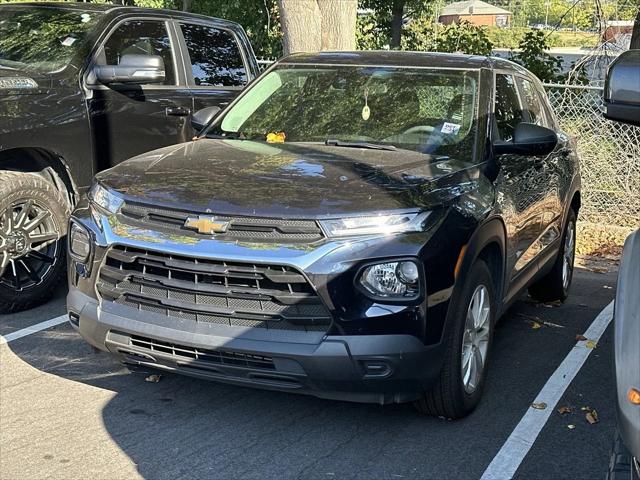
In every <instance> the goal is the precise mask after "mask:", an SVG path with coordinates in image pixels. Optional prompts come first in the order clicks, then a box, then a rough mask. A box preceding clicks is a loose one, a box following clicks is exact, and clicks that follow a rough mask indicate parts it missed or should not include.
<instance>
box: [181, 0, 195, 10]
mask: <svg viewBox="0 0 640 480" xmlns="http://www.w3.org/2000/svg"><path fill="white" fill-rule="evenodd" d="M192 3H193V0H182V11H183V12H190V11H191V4H192Z"/></svg>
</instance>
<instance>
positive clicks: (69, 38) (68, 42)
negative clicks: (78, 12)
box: [60, 37, 76, 47]
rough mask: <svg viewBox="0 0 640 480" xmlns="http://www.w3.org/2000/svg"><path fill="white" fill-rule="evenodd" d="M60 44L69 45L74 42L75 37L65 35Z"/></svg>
mask: <svg viewBox="0 0 640 480" xmlns="http://www.w3.org/2000/svg"><path fill="white" fill-rule="evenodd" d="M60 43H62V45H64V46H65V47H70V46H71V45H73V44H74V43H76V39H75V38H73V37H67V38H65V39H64V40H62V42H60Z"/></svg>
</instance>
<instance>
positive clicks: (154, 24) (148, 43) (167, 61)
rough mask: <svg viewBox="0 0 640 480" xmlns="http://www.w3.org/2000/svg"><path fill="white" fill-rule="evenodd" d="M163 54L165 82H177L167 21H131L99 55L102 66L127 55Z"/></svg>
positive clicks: (111, 37) (125, 24)
mask: <svg viewBox="0 0 640 480" xmlns="http://www.w3.org/2000/svg"><path fill="white" fill-rule="evenodd" d="M131 53H136V54H146V55H160V56H161V57H162V60H163V61H164V70H165V80H164V85H175V84H176V77H175V72H174V68H173V53H172V50H171V41H170V40H169V34H168V33H167V28H166V26H165V24H164V22H161V21H150V20H129V21H126V22H124V23H122V24H121V25H120V26H119V27H118V28H117V29H116V30H115V31H114V32H113V33H112V34H111V36H110V37H109V39H108V40H107V41H106V42H105V44H104V46H103V48H102V50H101V52H100V53H99V54H98V60H97V63H98V64H99V65H118V64H119V63H120V58H122V56H123V55H126V54H131Z"/></svg>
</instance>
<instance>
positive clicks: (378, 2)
mask: <svg viewBox="0 0 640 480" xmlns="http://www.w3.org/2000/svg"><path fill="white" fill-rule="evenodd" d="M358 3H359V6H360V7H361V8H364V9H370V10H372V11H373V12H374V13H373V15H374V17H375V23H376V25H377V26H378V29H379V32H380V33H383V34H384V36H385V37H386V39H388V44H389V46H390V47H391V48H400V46H401V44H402V35H403V33H404V29H403V26H404V24H405V21H406V20H408V19H415V18H419V17H423V16H425V15H428V14H432V13H433V7H434V3H435V1H434V0H360V1H359V2H358Z"/></svg>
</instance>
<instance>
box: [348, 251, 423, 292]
mask: <svg viewBox="0 0 640 480" xmlns="http://www.w3.org/2000/svg"><path fill="white" fill-rule="evenodd" d="M419 278H420V271H419V269H418V266H417V265H416V264H415V263H414V262H411V261H407V260H405V261H401V262H385V263H379V264H377V265H371V266H368V267H366V268H365V269H364V270H363V272H362V274H361V275H360V284H361V285H362V286H363V287H364V288H365V290H366V291H367V292H369V293H371V294H373V295H375V296H376V297H384V298H390V299H412V298H415V297H417V296H418V295H419V293H420V292H419V289H420V286H419V282H418V280H419Z"/></svg>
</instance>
